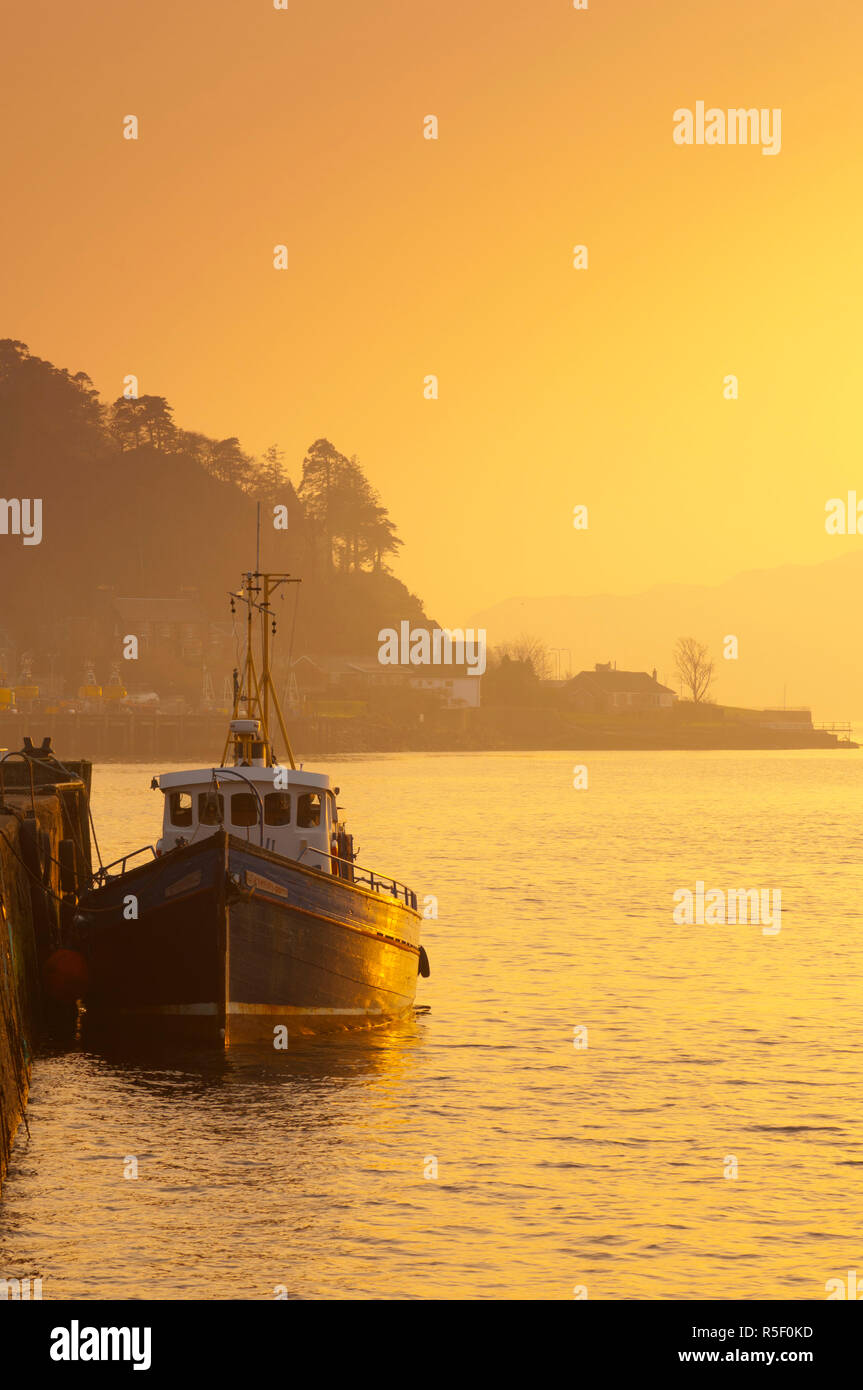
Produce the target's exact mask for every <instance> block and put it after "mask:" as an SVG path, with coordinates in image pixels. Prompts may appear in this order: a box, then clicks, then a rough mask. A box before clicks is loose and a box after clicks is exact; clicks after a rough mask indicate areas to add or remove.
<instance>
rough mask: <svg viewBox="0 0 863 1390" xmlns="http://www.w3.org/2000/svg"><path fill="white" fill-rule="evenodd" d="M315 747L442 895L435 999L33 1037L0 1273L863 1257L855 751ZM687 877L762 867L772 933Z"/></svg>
mask: <svg viewBox="0 0 863 1390" xmlns="http://www.w3.org/2000/svg"><path fill="white" fill-rule="evenodd" d="M584 761H586V762H587V765H588V770H589V779H590V785H589V789H588V790H587V791H576V790H574V789H573V785H572V782H573V766H574V764H575V763H576V762H584ZM166 770H168V769H167V768H164V767H162V768H158V769H157V768H150V767H144V766H141V765H138V766H134V767H118V766H110V767H109V766H103V767H100V768H98V769H97V770H96V775H95V783H94V812H95V815H96V818H97V825H98V826H99V827H100V828H101V837H102V849H103V854H104V855H105V857H106V858H109V857H113V856H115V855H117V854H119V853H121V852H123V851H125V850H126V849H128V848H130V847H131V846H134V845H137V844H140V843H143V842H145V841H150V840H153V839H154V838H155V835H156V833H157V821H158V818H159V815H160V807H161V796H160V795H159V794H158V793H156V792H151V791H150V790H149V780H150V775H151V773H152V772H153V771H166ZM325 770H327V771H329V772H330V773H331V774H332V775H333V777H334V778H335V780H336V781H337V782H338V783H339V784H340V786H341V788H342V793H341V796H340V801H341V803H342V804H343V805H344V806H345V808H346V811H347V818H348V822H349V825H350V826H351V828H352V829H353V830H354V832H355V835H356V839H357V844H358V845H359V847H360V851H361V852H360V862H361V863H364V864H370V865H371V866H372V867H375V868H380V869H381V870H384V871H390V872H392V873H394V874H396V875H397V876H398V877H399V878H403V879H406V880H407V881H408V882H409V883H412V884H413V885H415V886H416V888H417V890H418V891H419V892H420V894H421V895H422V894H433V895H434V896H435V897H436V898H437V900H438V913H439V916H438V918H437V920H429V921H428V922H427V923H426V930H425V937H424V939H425V943H426V946H427V949H428V952H429V956H430V959H431V967H432V975H431V979H430V980H428V981H421V982H420V985H419V991H418V1003H421V1004H423V1005H428V1006H429V1012H428V1013H426V1014H422V1015H420V1016H418V1017H417V1018H416V1019H414V1020H412V1021H411V1022H409V1023H407V1024H401V1025H398V1026H392V1027H386V1026H383V1027H381V1026H378V1027H375V1028H371V1029H368V1030H363V1031H360V1032H353V1033H348V1032H346V1033H340V1034H337V1035H335V1036H330V1037H327V1038H318V1039H315V1038H307V1039H293V1038H292V1039H291V1047H290V1051H289V1052H288V1053H287V1054H284V1053H272V1054H269V1053H267V1054H262V1053H257V1052H253V1053H246V1054H239V1053H237V1054H231V1055H229V1056H227V1057H221V1056H219V1057H213V1056H202V1055H194V1054H192V1055H187V1056H185V1057H177V1056H172V1057H170V1058H161V1059H160V1058H158V1057H149V1058H147V1057H144V1058H138V1059H130V1058H128V1057H124V1056H121V1055H100V1054H98V1053H92V1052H86V1051H81V1050H70V1051H68V1052H65V1053H62V1054H57V1055H51V1056H47V1057H42V1058H40V1059H39V1060H38V1061H37V1063H36V1065H35V1068H34V1075H33V1089H32V1098H31V1104H30V1112H29V1120H30V1129H31V1135H32V1137H31V1139H30V1140H29V1142H28V1141H27V1140H26V1137H25V1135H24V1133H23V1131H22V1132H20V1133H19V1137H18V1140H17V1142H16V1150H15V1155H14V1163H13V1167H12V1170H11V1172H10V1175H9V1180H8V1185H7V1187H6V1189H5V1193H4V1197H3V1200H2V1203H0V1223H2V1235H0V1274H4V1273H5V1274H7V1275H15V1274H18V1275H24V1274H41V1275H42V1278H43V1281H44V1282H43V1294H44V1297H45V1298H46V1299H47V1298H52V1299H56V1298H60V1299H62V1298H124V1299H125V1298H167V1299H183V1298H204V1299H230V1298H253V1299H254V1298H260V1299H270V1298H273V1297H274V1296H275V1294H276V1292H277V1291H281V1290H282V1289H286V1290H287V1293H288V1296H289V1297H296V1298H333V1299H341V1298H379V1297H396V1298H440V1297H447V1296H452V1297H459V1298H470V1299H473V1298H501V1299H511V1298H517V1297H529V1298H542V1299H550V1298H563V1299H570V1298H572V1297H573V1296H574V1291H575V1290H576V1289H577V1288H584V1289H586V1291H587V1295H588V1297H589V1298H591V1299H621V1298H641V1299H644V1298H658V1299H688V1298H717V1299H720V1298H741V1299H746V1298H797V1299H803V1298H823V1297H824V1296H825V1293H824V1285H825V1282H826V1280H828V1279H830V1278H834V1277H843V1276H844V1275H845V1273H846V1271H848V1270H849V1269H855V1268H857V1269H859V1268H861V1266H863V1245H861V1229H863V1116H861V1095H863V992H861V977H863V922H861V907H860V903H861V872H860V858H861V803H863V795H861V793H863V753H854V752H821V751H817V752H816V751H812V752H809V751H807V752H799V753H728V752H717V753H651V754H647V753H618V752H613V753H612V752H608V753H591V754H589V755H577V754H561V753H538V754H537V753H530V754H509V753H502V754H488V755H437V756H436V755H406V756H390V757H372V756H368V757H353V758H344V759H341V760H339V761H338V762H331V763H329V764H326V765H325ZM699 879H700V880H702V881H704V882H705V883H706V885H707V887H708V888H711V887H720V888H732V887H734V888H737V887H747V888H749V887H755V888H770V889H773V888H779V889H780V890H781V893H782V919H781V931H780V932H779V933H778V934H777V935H771V936H767V935H764V934H763V933H762V930H761V928H760V926H754V925H746V926H696V925H693V926H676V925H674V923H673V921H672V908H673V902H672V894H673V893H674V891H675V889H678V888H685V887H689V888H693V889H694V886H695V882H696V880H699ZM582 1028H586V1029H587V1043H588V1045H587V1047H586V1048H585V1047H576V1046H574V1041H580V1038H581V1035H578V1034H576V1033H575V1032H574V1030H576V1029H582ZM130 1156H134V1157H135V1158H136V1159H137V1165H138V1177H137V1179H136V1180H133V1179H128V1178H125V1177H124V1169H126V1168H128V1167H129V1165H128V1164H127V1159H128V1157H130ZM732 1159H733V1160H734V1163H732V1162H731V1160H732ZM735 1163H736V1171H737V1176H736V1177H726V1176H725V1173H726V1172H731V1171H733V1170H734V1166H735ZM435 1171H436V1177H435V1176H430V1174H433V1173H434V1172H435Z"/></svg>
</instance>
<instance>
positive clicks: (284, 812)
mask: <svg viewBox="0 0 863 1390" xmlns="http://www.w3.org/2000/svg"><path fill="white" fill-rule="evenodd" d="M264 820H265V821H266V822H267V825H290V823H291V794H290V792H267V794H266V796H265V797H264Z"/></svg>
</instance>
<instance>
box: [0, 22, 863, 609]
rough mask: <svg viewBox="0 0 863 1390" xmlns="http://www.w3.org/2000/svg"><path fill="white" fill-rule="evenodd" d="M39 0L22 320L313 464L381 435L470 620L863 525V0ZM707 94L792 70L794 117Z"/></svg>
mask: <svg viewBox="0 0 863 1390" xmlns="http://www.w3.org/2000/svg"><path fill="white" fill-rule="evenodd" d="M4 31H5V32H4V44H3V55H2V58H0V63H2V69H0V71H2V83H0V89H2V96H0V102H2V129H3V137H2V165H3V168H2V177H3V187H4V191H5V194H6V214H5V216H4V218H3V220H2V229H0V253H2V264H3V268H4V273H3V290H4V292H3V298H2V307H3V312H2V315H0V335H2V336H10V337H16V338H20V339H23V340H24V341H25V342H27V343H29V345H30V348H31V350H32V351H33V352H35V353H37V354H38V355H39V356H43V357H47V358H49V359H51V360H52V361H54V362H56V363H58V364H59V365H62V366H66V367H69V368H70V370H73V371H75V370H79V369H85V370H87V371H89V372H90V374H91V375H92V377H93V379H94V381H95V384H96V385H97V386H98V388H99V389H100V391H101V392H102V394H103V396H104V397H105V398H106V399H113V398H114V397H116V396H117V395H119V394H120V392H121V390H122V385H123V378H124V376H125V375H126V374H127V373H135V374H136V375H137V376H138V378H139V383H140V390H141V392H147V393H155V394H161V395H166V396H167V397H168V398H169V400H170V401H171V402H172V404H173V406H174V408H175V412H176V418H177V420H178V422H179V423H180V424H182V425H183V426H184V427H186V428H191V429H200V430H203V431H205V432H206V433H208V434H211V435H218V436H224V435H231V434H238V435H239V436H240V438H241V440H242V442H243V444H244V446H245V447H247V448H249V449H251V450H260V449H263V448H264V447H266V445H268V444H269V443H271V442H273V441H276V442H278V443H280V444H281V445H282V446H283V447H284V449H285V450H286V453H287V457H288V460H289V464H290V469H291V473H292V476H293V477H294V478H295V479H296V477H297V474H298V469H299V464H300V461H301V459H302V455H303V452H304V450H305V448H306V446H307V445H308V444H309V443H310V442H311V441H312V440H313V439H315V438H317V437H318V436H320V435H322V434H323V435H327V436H328V437H329V438H330V439H332V441H333V442H334V443H335V444H336V445H337V447H338V448H340V449H342V450H343V451H344V452H346V453H349V454H350V453H357V454H358V455H359V458H360V460H361V462H362V463H363V465H364V466H365V468H366V470H367V472H368V474H369V476H370V477H371V479H372V481H373V482H374V483H375V485H376V486H377V487H378V488H379V489H380V492H381V494H382V496H383V499H384V501H385V503H386V504H387V505H388V506H389V508H390V510H391V512H392V514H393V516H394V518H395V520H396V522H397V524H398V526H399V528H400V531H401V534H402V536H403V538H404V541H405V553H404V556H403V558H402V559H401V560H400V561H399V562H398V564H397V571H398V573H399V574H400V575H401V577H402V578H403V579H404V580H405V581H406V582H407V583H408V585H409V586H410V587H411V588H413V589H415V590H416V591H417V592H418V593H419V594H420V595H421V596H422V597H423V599H424V600H425V601H426V604H427V607H428V610H429V611H430V612H432V613H433V614H434V615H435V616H436V617H437V618H438V619H439V620H440V621H444V622H448V623H451V624H459V623H463V622H465V621H467V619H468V618H469V616H470V614H471V613H472V612H473V611H474V610H476V609H477V608H480V607H483V606H485V605H487V604H490V603H493V602H495V601H497V600H499V599H504V598H507V597H508V596H510V595H513V594H528V595H540V594H564V593H573V594H586V593H595V592H601V591H611V592H620V593H627V592H634V591H637V590H640V589H643V588H645V587H647V586H649V585H651V584H655V583H660V582H666V581H681V582H686V583H702V582H704V583H713V582H716V581H719V580H721V579H723V578H725V577H727V576H729V575H731V574H734V573H736V572H737V571H739V570H741V569H749V568H755V567H760V566H772V565H777V564H782V563H786V562H789V561H795V562H816V561H818V560H822V559H828V558H831V557H833V556H835V555H838V554H840V553H841V552H842V551H843V550H844V549H848V548H851V547H854V546H856V545H857V544H858V543H859V542H858V540H857V538H856V537H831V536H828V535H827V534H826V532H825V529H824V515H825V513H824V503H825V501H826V500H827V499H828V498H830V497H833V496H836V495H841V494H843V493H844V492H845V491H847V490H848V489H849V488H858V490H859V491H860V493H861V496H863V469H861V468H860V466H859V462H858V460H859V454H860V448H859V433H860V428H859V421H858V415H859V413H860V406H859V404H858V400H859V394H860V392H859V376H860V368H861V348H860V339H861V257H863V251H861V247H863V225H861V221H863V219H861V212H863V191H861V179H860V169H861V167H863V158H861V156H863V124H861V120H860V114H859V113H860V100H859V92H860V73H859V69H860V61H861V54H863V5H861V4H860V3H859V0H819V3H818V4H815V3H812V0H769V2H768V0H760V3H759V0H725V3H723V4H722V5H717V4H715V3H707V0H665V3H662V4H650V3H647V2H646V0H640V2H637V0H590V8H589V10H587V11H586V12H585V11H575V10H574V9H573V8H572V7H571V4H570V3H569V0H530V3H528V0H523V3H509V2H507V3H502V0H434V3H428V4H425V3H418V2H417V0H364V2H363V3H358V2H357V0H290V3H289V9H288V10H287V11H286V12H284V11H277V10H275V9H274V8H273V7H272V4H271V3H269V2H268V0H254V3H253V2H252V0H242V3H241V0H234V2H233V3H229V2H228V0H210V2H209V3H203V4H202V3H195V4H192V3H190V0H171V3H167V0H148V3H146V4H144V5H142V6H138V7H129V6H124V5H118V4H117V3H115V0H84V3H82V4H81V5H76V6H72V5H58V4H56V3H47V2H46V0H28V3H27V4H26V5H19V6H16V7H15V9H14V10H11V9H10V10H8V11H7V14H6V16H5V17H4ZM698 100H704V101H706V103H707V104H708V106H711V105H713V106H717V107H720V108H723V109H727V108H729V107H738V106H745V107H752V106H755V107H759V108H761V107H766V108H774V107H779V108H781V111H782V149H781V152H780V153H779V154H778V155H776V156H775V157H765V156H764V155H763V154H762V152H761V150H760V149H759V148H757V147H754V148H753V147H746V148H741V147H736V148H735V147H730V146H718V147H707V146H702V147H689V148H681V147H679V146H677V145H675V144H674V142H673V140H672V130H673V112H674V111H675V110H676V109H677V108H679V107H690V108H694V106H695V103H696V101H698ZM128 114H134V115H136V116H137V117H138V120H139V123H140V135H139V139H138V140H137V141H129V140H124V139H123V135H122V131H123V118H124V116H126V115H128ZM428 114H434V115H436V116H437V117H438V119H439V123H440V138H439V139H438V140H437V141H428V140H424V139H423V138H422V125H423V117H424V116H426V115H428ZM277 243H285V244H286V245H287V247H288V251H289V268H288V270H287V271H285V272H280V271H276V270H275V269H274V268H273V247H274V246H275V245H276V244H277ZM575 243H585V244H587V246H588V248H589V269H588V270H587V271H582V272H578V271H575V270H573V269H572V247H573V245H574V244H575ZM429 373H435V374H437V375H438V377H439V381H440V399H439V400H437V401H427V400H425V399H424V398H423V379H424V377H425V376H426V375H427V374H429ZM729 373H734V374H736V375H737V376H738V377H739V381H740V388H739V389H740V399H739V400H737V401H727V400H725V399H723V389H722V388H723V379H724V377H725V376H726V375H727V374H729ZM576 503H584V504H586V505H587V506H588V508H589V530H588V531H587V532H586V533H580V532H576V531H574V530H573V527H572V509H573V506H574V505H575V504H576Z"/></svg>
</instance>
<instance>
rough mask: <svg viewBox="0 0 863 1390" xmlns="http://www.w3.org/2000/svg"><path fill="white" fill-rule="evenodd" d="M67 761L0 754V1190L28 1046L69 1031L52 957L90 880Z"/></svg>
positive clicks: (81, 783)
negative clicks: (60, 765)
mask: <svg viewBox="0 0 863 1390" xmlns="http://www.w3.org/2000/svg"><path fill="white" fill-rule="evenodd" d="M66 767H67V768H68V769H69V772H70V773H71V772H73V771H74V773H75V774H76V775H74V776H72V777H69V776H67V774H65V773H63V774H60V773H57V772H56V771H54V770H52V769H51V768H45V767H35V766H33V764H32V763H30V762H28V761H25V760H24V759H21V760H20V761H19V760H17V759H15V760H14V761H13V760H12V759H7V760H5V761H2V762H0V1190H2V1185H3V1181H4V1178H5V1175H6V1171H7V1169H8V1165H9V1161H10V1158H11V1155H12V1145H13V1142H14V1140H15V1136H16V1134H17V1132H18V1130H19V1128H20V1126H21V1124H22V1123H23V1124H24V1125H25V1127H26V1107H27V1096H28V1092H29V1086H30V1070H31V1064H32V1058H33V1053H34V1051H35V1049H36V1047H37V1046H38V1045H39V1043H40V1042H41V1041H42V1040H44V1039H45V1038H46V1037H48V1036H50V1035H64V1036H68V1034H69V1033H70V1031H74V1023H75V1014H76V1010H75V1003H74V999H73V998H70V997H67V996H68V988H67V986H65V985H64V986H63V987H62V988H60V989H59V990H58V989H57V988H56V985H55V975H54V973H53V970H52V961H53V960H54V959H55V958H56V959H58V960H60V961H62V956H61V957H56V953H57V952H58V951H61V952H62V949H63V943H64V940H65V937H66V933H67V930H68V927H69V925H70V924H71V917H72V913H73V911H74V900H75V896H76V894H77V893H78V892H80V891H82V890H83V888H84V886H85V884H86V883H88V882H89V874H90V835H89V791H90V765H89V763H86V764H82V763H76V764H73V765H69V764H66ZM31 771H32V773H33V776H32V778H31V775H30V774H31ZM55 777H57V778H62V780H58V781H56V782H54V781H52V779H53V778H55ZM70 846H73V847H74V848H72V847H70ZM61 865H62V866H63V867H62V869H61ZM46 966H47V969H46Z"/></svg>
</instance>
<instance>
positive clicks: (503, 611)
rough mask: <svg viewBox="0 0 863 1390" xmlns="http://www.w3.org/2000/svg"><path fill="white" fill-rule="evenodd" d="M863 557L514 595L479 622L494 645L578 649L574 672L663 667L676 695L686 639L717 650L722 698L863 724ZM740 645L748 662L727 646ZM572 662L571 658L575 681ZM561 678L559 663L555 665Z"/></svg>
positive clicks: (715, 693) (719, 696) (717, 683)
mask: <svg viewBox="0 0 863 1390" xmlns="http://www.w3.org/2000/svg"><path fill="white" fill-rule="evenodd" d="M861 594H863V552H861V553H856V552H852V553H850V554H849V553H846V554H844V555H841V556H837V558H836V559H835V560H829V561H827V562H826V563H823V564H819V565H785V566H782V567H781V568H778V569H772V570H752V571H749V572H746V573H743V574H739V575H736V576H735V577H734V578H733V579H729V580H728V581H727V582H726V583H724V584H718V585H716V586H713V587H708V586H705V585H684V584H669V585H658V586H656V587H655V588H651V589H648V590H645V591H644V592H643V593H639V594H631V595H612V594H594V595H588V596H585V597H581V598H576V597H567V596H559V597H555V598H512V599H507V600H506V601H504V602H503V603H498V604H495V605H494V606H492V607H490V608H486V609H484V610H482V611H481V612H479V613H476V614H474V615H473V617H472V619H471V621H472V622H473V623H474V625H475V626H481V627H485V628H486V629H487V630H488V640H489V643H490V644H492V645H493V644H495V643H500V642H504V641H511V640H513V639H515V638H517V637H519V636H520V635H522V634H530V635H532V636H536V637H538V638H540V639H541V640H542V641H543V642H545V643H546V644H547V645H548V646H550V647H557V648H561V647H563V648H569V649H570V650H571V653H572V670H573V673H575V672H577V671H579V670H581V669H583V668H590V667H592V666H593V665H594V664H595V663H596V662H598V661H616V662H617V665H618V667H620V668H621V669H626V670H647V671H650V670H652V669H653V667H654V666H655V667H656V668H657V672H658V675H659V679H660V680H661V681H663V682H665V683H667V684H668V685H670V686H672V688H673V689H675V690H676V689H677V685H678V683H677V679H676V677H675V675H674V666H673V660H672V651H673V648H674V643H675V641H676V639H677V638H678V637H681V636H693V637H696V638H699V639H700V640H701V641H703V642H706V643H707V644H708V646H709V648H710V652H711V654H712V656H713V658H714V661H715V663H716V668H717V671H716V681H715V684H714V687H713V691H712V694H713V696H714V698H715V699H716V700H718V701H719V702H720V703H724V704H741V705H754V706H771V705H773V706H775V705H781V704H782V703H783V690H785V692H786V693H785V698H786V700H787V703H788V705H810V706H811V707H812V708H813V710H814V712H815V716H816V719H818V720H821V721H827V720H833V719H837V720H840V719H857V718H861V717H863V643H861V640H860V636H859V629H860V613H859V608H858V605H857V599H858V596H859V595H861ZM727 634H734V635H735V636H736V637H737V638H738V639H739V658H738V660H737V661H726V660H723V657H722V650H723V639H724V638H725V636H726V635H727ZM568 660H569V658H568V655H567V654H564V656H563V674H566V669H567V664H568ZM554 663H555V671H556V666H557V658H556V657H555V658H554Z"/></svg>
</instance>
